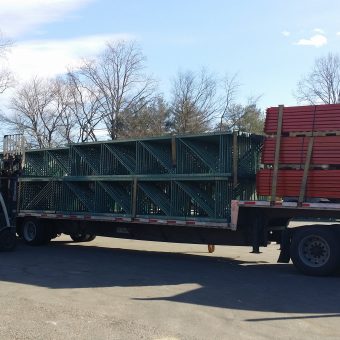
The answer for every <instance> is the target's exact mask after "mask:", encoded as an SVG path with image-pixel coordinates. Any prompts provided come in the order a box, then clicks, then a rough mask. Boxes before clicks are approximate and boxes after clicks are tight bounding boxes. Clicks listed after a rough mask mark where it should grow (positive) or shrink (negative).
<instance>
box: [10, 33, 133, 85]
mask: <svg viewBox="0 0 340 340" xmlns="http://www.w3.org/2000/svg"><path fill="white" fill-rule="evenodd" d="M132 39H134V37H133V36H132V35H129V34H111V35H94V36H86V37H78V38H74V39H68V40H35V41H26V42H23V43H18V44H16V45H14V46H13V47H12V48H11V52H10V54H9V55H8V63H9V67H10V68H11V69H12V70H13V72H14V74H15V76H16V78H17V80H18V81H21V80H28V79H29V78H31V77H33V76H40V77H53V76H55V75H58V74H62V73H65V72H66V71H67V68H68V67H71V66H76V65H77V64H78V63H79V61H80V60H81V58H83V57H90V56H94V55H96V54H98V53H99V52H100V51H101V50H102V49H104V47H105V44H106V42H107V41H114V40H132Z"/></svg>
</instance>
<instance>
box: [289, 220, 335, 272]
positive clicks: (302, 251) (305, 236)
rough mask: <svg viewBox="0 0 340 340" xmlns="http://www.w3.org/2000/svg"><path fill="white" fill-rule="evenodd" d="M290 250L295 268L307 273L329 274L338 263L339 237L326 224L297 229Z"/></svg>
mask: <svg viewBox="0 0 340 340" xmlns="http://www.w3.org/2000/svg"><path fill="white" fill-rule="evenodd" d="M290 252H291V258H292V261H293V263H294V265H295V266H296V268H297V269H299V270H300V271H301V272H302V273H304V274H307V275H316V276H325V275H330V274H332V273H333V272H334V271H335V270H336V269H337V268H338V266H339V263H340V248H339V239H338V237H337V235H336V234H335V233H334V232H333V231H332V230H330V229H329V228H327V227H326V226H323V227H322V226H320V227H308V228H301V229H300V230H297V231H296V232H295V233H294V235H293V239H292V244H291V251H290Z"/></svg>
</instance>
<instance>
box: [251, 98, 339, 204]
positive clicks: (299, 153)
mask: <svg viewBox="0 0 340 340" xmlns="http://www.w3.org/2000/svg"><path fill="white" fill-rule="evenodd" d="M278 115H279V108H277V107H274V108H269V109H267V115H266V122H265V129H264V131H265V133H266V134H267V135H269V136H268V137H266V139H265V142H264V147H263V151H262V163H263V164H264V165H265V166H266V167H267V168H266V169H263V170H260V171H259V172H258V174H257V192H258V194H259V195H261V196H270V195H271V194H272V176H273V164H274V158H275V146H276V132H277V126H278ZM311 136H316V137H314V143H313V151H312V155H311V163H310V168H309V169H310V170H309V171H308V177H307V186H306V190H305V197H324V198H332V199H334V198H340V170H338V169H340V167H339V166H340V104H330V105H313V106H300V107H299V106H294V107H284V108H283V115H282V131H281V147H280V157H279V170H278V179H277V188H276V196H280V197H291V196H294V197H298V196H299V194H300V190H301V184H302V179H303V173H304V171H303V168H304V165H305V162H306V156H307V149H308V144H309V140H310V138H311ZM321 166H322V167H321ZM320 168H326V169H325V170H320Z"/></svg>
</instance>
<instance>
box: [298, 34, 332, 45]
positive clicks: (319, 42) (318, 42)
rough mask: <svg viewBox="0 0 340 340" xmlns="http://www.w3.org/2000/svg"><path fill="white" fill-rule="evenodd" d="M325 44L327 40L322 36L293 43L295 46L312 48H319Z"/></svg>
mask: <svg viewBox="0 0 340 340" xmlns="http://www.w3.org/2000/svg"><path fill="white" fill-rule="evenodd" d="M326 44H327V38H326V37H325V36H324V35H321V34H316V35H313V36H312V37H310V38H309V39H300V40H299V41H297V42H296V43H295V45H305V46H314V47H321V46H324V45H326Z"/></svg>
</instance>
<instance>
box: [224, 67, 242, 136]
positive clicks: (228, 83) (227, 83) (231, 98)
mask: <svg viewBox="0 0 340 340" xmlns="http://www.w3.org/2000/svg"><path fill="white" fill-rule="evenodd" d="M237 77H238V75H237V73H234V74H233V75H232V76H229V75H225V77H224V78H223V79H222V96H221V99H220V101H221V110H222V114H221V119H220V130H221V129H222V128H223V120H227V119H228V117H230V115H232V114H233V113H232V111H233V109H234V104H235V100H236V95H237V92H238V91H239V88H240V86H241V84H240V83H239V81H238V79H237Z"/></svg>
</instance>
